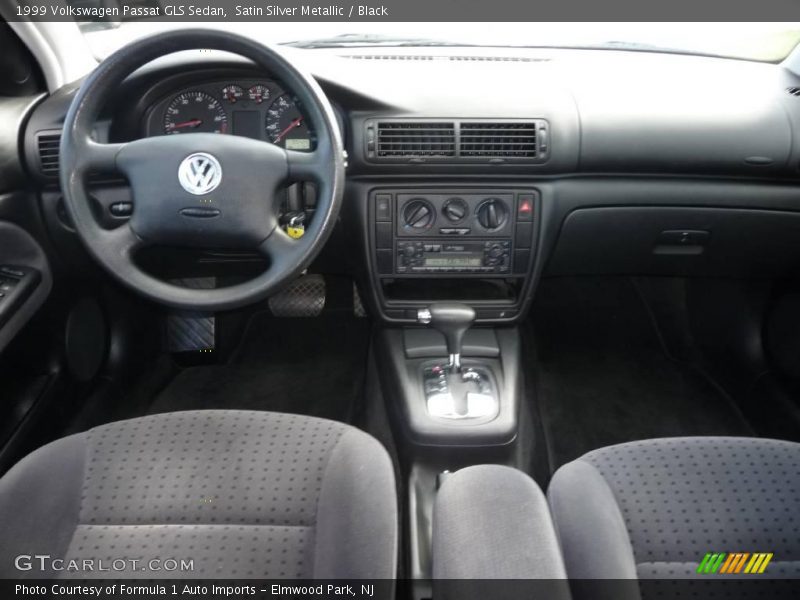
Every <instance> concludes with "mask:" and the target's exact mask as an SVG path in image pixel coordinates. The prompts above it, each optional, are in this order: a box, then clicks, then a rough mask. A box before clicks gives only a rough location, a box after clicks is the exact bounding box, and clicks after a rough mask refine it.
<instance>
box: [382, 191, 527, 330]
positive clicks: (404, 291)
mask: <svg viewBox="0 0 800 600" xmlns="http://www.w3.org/2000/svg"><path fill="white" fill-rule="evenodd" d="M539 203H540V198H539V194H538V193H537V191H536V190H535V189H523V188H505V187H500V186H498V187H483V186H481V187H463V188H462V187H438V186H437V187H430V188H418V187H414V188H403V187H387V188H373V189H372V190H370V192H369V198H368V208H369V210H368V230H369V235H368V241H369V249H368V253H369V257H370V277H371V279H372V284H373V288H374V289H375V291H376V296H377V304H378V307H377V308H378V310H379V311H380V313H381V316H382V317H383V318H384V320H386V321H389V322H396V323H403V322H405V323H409V322H415V321H416V320H417V312H418V310H419V309H420V308H423V307H424V306H426V305H427V304H429V303H430V302H435V301H440V300H458V301H462V302H467V303H469V304H470V305H471V306H473V307H474V308H475V311H476V318H477V321H478V322H479V323H504V322H505V323H510V322H513V321H514V320H516V318H517V317H518V316H519V314H520V311H521V308H522V304H523V302H524V298H525V295H526V293H527V288H528V285H529V283H530V281H529V279H530V272H531V268H532V264H533V259H534V254H535V248H536V238H537V233H538V228H539V227H538V226H539V223H538V214H539Z"/></svg>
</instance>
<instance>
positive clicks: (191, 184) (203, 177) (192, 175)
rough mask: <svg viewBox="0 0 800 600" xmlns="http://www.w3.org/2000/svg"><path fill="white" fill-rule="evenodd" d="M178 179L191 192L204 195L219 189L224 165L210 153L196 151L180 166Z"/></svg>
mask: <svg viewBox="0 0 800 600" xmlns="http://www.w3.org/2000/svg"><path fill="white" fill-rule="evenodd" d="M178 181H180V183H181V186H182V187H183V189H185V190H186V191H187V192H189V193H190V194H194V195H195V196H202V195H203V194H208V193H209V192H213V191H214V190H215V189H217V186H218V185H219V184H220V182H221V181H222V167H221V166H220V164H219V161H218V160H217V159H216V158H214V157H213V156H211V155H210V154H206V153H205V152H195V153H194V154H190V155H189V156H187V157H186V158H184V159H183V162H181V165H180V166H179V167H178Z"/></svg>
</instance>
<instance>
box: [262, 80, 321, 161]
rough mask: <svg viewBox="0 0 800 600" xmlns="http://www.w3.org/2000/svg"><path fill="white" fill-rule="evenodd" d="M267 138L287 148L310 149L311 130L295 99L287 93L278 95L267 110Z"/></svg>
mask: <svg viewBox="0 0 800 600" xmlns="http://www.w3.org/2000/svg"><path fill="white" fill-rule="evenodd" d="M266 131H267V138H268V139H269V141H271V142H272V143H273V144H278V145H279V146H282V147H284V148H286V149H287V150H311V146H312V141H311V132H310V131H309V129H308V123H306V119H305V117H304V116H303V114H302V113H301V112H300V109H299V108H298V106H297V101H296V100H295V99H294V98H292V97H291V96H290V95H289V94H284V95H283V96H280V97H279V98H278V99H277V100H275V102H273V103H272V104H271V105H270V107H269V109H268V110H267V119H266Z"/></svg>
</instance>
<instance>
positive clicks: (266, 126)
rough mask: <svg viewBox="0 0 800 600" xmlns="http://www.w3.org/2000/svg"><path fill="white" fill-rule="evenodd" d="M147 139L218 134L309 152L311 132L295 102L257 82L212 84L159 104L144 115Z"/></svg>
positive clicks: (273, 85)
mask: <svg viewBox="0 0 800 600" xmlns="http://www.w3.org/2000/svg"><path fill="white" fill-rule="evenodd" d="M146 130H147V135H148V136H155V135H178V134H180V135H183V134H188V133H197V132H204V133H219V134H231V135H241V136H244V137H250V138H254V139H258V140H265V141H269V142H272V143H273V144H277V145H279V146H281V147H282V148H286V149H287V150H300V151H303V150H305V151H310V150H313V149H314V145H315V139H314V132H313V131H312V130H311V129H310V128H309V124H308V123H307V120H306V118H305V115H304V114H303V110H302V107H301V106H300V104H299V102H298V101H297V99H296V98H295V97H294V96H293V95H292V94H290V93H288V92H286V91H284V90H283V89H282V88H281V87H280V86H279V85H278V84H277V83H275V82H274V81H270V80H262V79H239V80H234V81H228V80H216V81H211V82H207V83H202V84H198V85H192V86H187V87H185V88H183V89H180V90H177V91H174V92H172V93H171V94H169V95H168V96H167V97H165V98H162V99H161V100H159V101H158V102H157V103H156V104H155V105H154V106H153V107H152V109H151V110H150V111H149V113H148V115H147V122H146Z"/></svg>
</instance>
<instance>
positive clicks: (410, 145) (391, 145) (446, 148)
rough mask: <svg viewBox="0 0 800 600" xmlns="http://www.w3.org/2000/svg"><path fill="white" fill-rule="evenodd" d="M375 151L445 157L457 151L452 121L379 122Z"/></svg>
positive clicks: (385, 154) (388, 155) (389, 154)
mask: <svg viewBox="0 0 800 600" xmlns="http://www.w3.org/2000/svg"><path fill="white" fill-rule="evenodd" d="M376 146H377V148H376V154H377V156H379V157H384V158H392V157H394V158H415V157H436V156H438V157H446V156H455V155H456V132H455V125H454V124H453V123H431V122H411V121H406V122H381V123H378V132H377V143H376Z"/></svg>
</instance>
